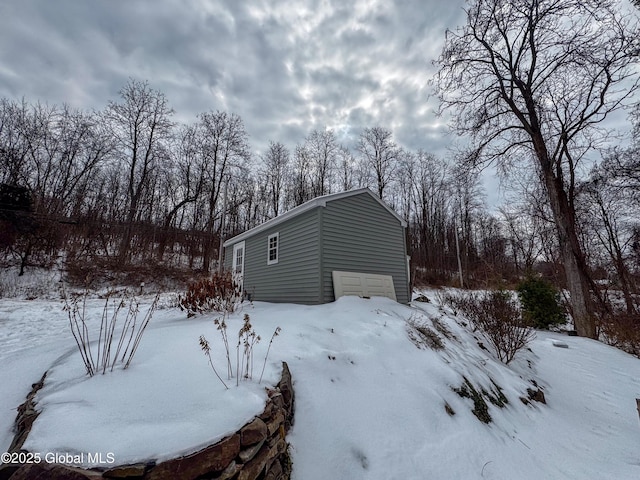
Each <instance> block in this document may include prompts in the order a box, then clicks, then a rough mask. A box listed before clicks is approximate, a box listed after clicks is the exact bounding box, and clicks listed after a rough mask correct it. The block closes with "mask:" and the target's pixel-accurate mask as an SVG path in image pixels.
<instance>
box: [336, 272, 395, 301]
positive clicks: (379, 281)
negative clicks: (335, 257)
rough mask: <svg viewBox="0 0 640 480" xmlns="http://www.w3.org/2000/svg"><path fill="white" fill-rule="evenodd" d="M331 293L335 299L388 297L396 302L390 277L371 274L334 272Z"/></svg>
mask: <svg viewBox="0 0 640 480" xmlns="http://www.w3.org/2000/svg"><path fill="white" fill-rule="evenodd" d="M331 273H332V276H333V293H334V295H335V297H336V299H338V298H340V297H342V296H344V295H357V296H358V297H388V298H390V299H392V300H396V290H395V288H394V287H393V278H392V277H391V275H376V274H373V273H359V272H341V271H338V270H334V271H333V272H331Z"/></svg>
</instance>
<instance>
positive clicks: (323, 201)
mask: <svg viewBox="0 0 640 480" xmlns="http://www.w3.org/2000/svg"><path fill="white" fill-rule="evenodd" d="M361 193H368V194H369V195H371V196H372V197H373V198H374V199H375V200H376V201H377V202H378V203H379V204H380V205H382V206H383V207H384V208H385V209H386V210H387V211H388V212H389V213H390V214H391V215H393V216H394V217H395V218H396V219H397V220H398V221H399V222H400V224H401V225H402V226H403V227H406V226H407V222H405V221H404V220H403V219H402V217H400V215H398V214H397V213H396V212H394V211H393V210H392V209H391V208H390V207H389V206H388V205H387V204H386V203H384V202H383V201H382V200H380V199H379V198H378V197H377V196H376V195H375V194H374V193H373V192H372V191H371V190H369V189H368V188H358V189H356V190H349V191H346V192H340V193H331V194H329V195H323V196H321V197H316V198H314V199H311V200H309V201H308V202H305V203H303V204H302V205H298V206H297V207H295V208H292V209H291V210H289V211H288V212H285V213H283V214H282V215H278V216H277V217H275V218H272V219H271V220H267V221H266V222H264V223H261V224H260V225H258V226H256V227H253V228H251V229H249V230H247V231H246V232H243V233H241V234H240V235H236V236H235V237H232V238H230V239H229V240H227V241H225V242H224V243H223V244H222V245H223V246H224V247H228V246H229V245H233V244H234V243H237V242H240V241H242V240H245V239H247V238H249V237H252V236H253V235H256V234H258V233H260V232H263V231H265V230H267V229H269V228H271V227H275V226H276V225H279V224H281V223H282V222H285V221H287V220H289V219H291V218H294V217H297V216H298V215H301V214H303V213H304V212H307V211H309V210H311V209H313V208H316V207H325V206H326V205H327V202H331V201H333V200H338V199H340V198H346V197H351V196H353V195H360V194H361Z"/></svg>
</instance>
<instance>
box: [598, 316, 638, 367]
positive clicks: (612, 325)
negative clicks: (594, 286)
mask: <svg viewBox="0 0 640 480" xmlns="http://www.w3.org/2000/svg"><path fill="white" fill-rule="evenodd" d="M600 335H601V338H602V340H603V341H604V342H605V343H607V344H609V345H612V346H614V347H617V348H619V349H620V350H624V351H625V352H627V353H630V354H631V355H635V356H636V357H640V315H638V314H628V313H623V312H617V313H614V314H612V315H607V316H605V317H604V318H603V320H601V323H600Z"/></svg>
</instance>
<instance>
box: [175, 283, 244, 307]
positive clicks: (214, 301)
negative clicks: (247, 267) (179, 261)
mask: <svg viewBox="0 0 640 480" xmlns="http://www.w3.org/2000/svg"><path fill="white" fill-rule="evenodd" d="M240 303H242V288H241V286H240V284H239V283H238V282H237V281H236V280H235V279H234V278H233V276H232V275H231V272H223V273H221V274H219V273H214V274H213V275H212V276H211V277H210V278H203V279H201V280H198V281H196V282H192V283H190V284H189V286H188V288H187V291H186V293H185V294H184V295H180V297H179V300H178V305H179V307H180V309H181V310H184V311H186V312H187V316H189V317H192V316H194V315H196V314H197V313H207V312H221V313H222V312H228V313H232V312H234V311H236V309H237V308H238V306H239V305H240Z"/></svg>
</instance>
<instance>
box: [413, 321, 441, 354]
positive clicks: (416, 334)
mask: <svg viewBox="0 0 640 480" xmlns="http://www.w3.org/2000/svg"><path fill="white" fill-rule="evenodd" d="M407 324H408V325H407V334H408V335H409V339H410V340H411V341H412V342H413V344H414V345H415V346H416V347H418V348H420V349H421V348H422V347H428V348H430V349H432V350H442V349H444V343H443V341H442V338H440V336H439V335H438V334H437V333H436V332H434V331H433V330H432V329H431V328H429V327H428V326H426V325H423V324H422V323H421V322H419V321H418V318H417V317H416V315H412V316H411V317H410V318H409V320H407Z"/></svg>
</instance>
